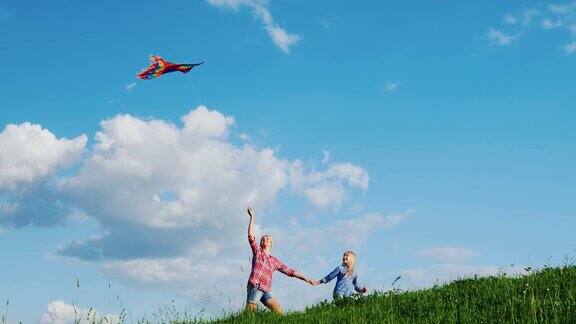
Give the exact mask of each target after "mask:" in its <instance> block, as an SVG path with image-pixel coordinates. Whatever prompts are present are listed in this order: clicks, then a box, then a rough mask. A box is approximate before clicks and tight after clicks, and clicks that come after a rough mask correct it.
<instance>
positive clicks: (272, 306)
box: [266, 298, 282, 315]
mask: <svg viewBox="0 0 576 324" xmlns="http://www.w3.org/2000/svg"><path fill="white" fill-rule="evenodd" d="M266 307H268V309H269V310H271V311H273V312H274V313H276V314H278V315H282V306H280V303H278V300H277V299H276V298H270V299H268V300H267V301H266Z"/></svg>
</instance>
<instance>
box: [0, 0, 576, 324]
mask: <svg viewBox="0 0 576 324" xmlns="http://www.w3.org/2000/svg"><path fill="white" fill-rule="evenodd" d="M151 54H154V55H161V56H163V57H165V58H166V59H167V60H171V61H174V62H199V61H206V63H205V64H204V65H202V66H200V67H198V68H195V69H194V70H193V71H191V72H190V73H189V74H188V75H183V74H179V73H172V74H168V75H164V76H162V77H160V78H158V79H154V80H138V79H137V78H136V77H135V75H136V73H137V72H138V71H139V70H140V69H142V68H145V67H146V65H147V64H148V56H149V55H151ZM575 55H576V4H575V3H571V2H530V1H527V2H522V3H516V2H506V3H502V2H498V1H484V2H481V3H474V4H473V5H472V4H470V3H461V2H457V1H452V2H448V3H443V4H442V5H441V6H440V5H438V4H433V3H428V4H427V3H418V2H405V1H397V2H392V1H386V2H382V1H379V2H376V1H370V2H364V3H354V4H352V3H350V2H344V1H330V2H328V1H316V2H310V1H301V0H296V1H274V0H272V1H260V0H208V1H190V0H189V1H180V0H178V1H174V2H172V3H171V4H170V6H169V7H165V8H163V7H159V6H158V4H157V2H152V1H139V2H130V1H124V2H121V3H119V2H115V1H99V2H97V3H95V2H87V1H62V0H58V1H51V2H49V3H34V4H32V3H30V2H22V1H2V2H0V57H2V59H3V62H5V64H4V66H3V77H2V79H0V97H1V99H2V100H1V101H0V112H1V113H0V127H1V131H2V133H0V260H2V264H3V266H2V269H3V270H2V271H1V274H2V275H1V276H0V305H2V306H0V311H1V312H2V314H5V313H6V312H7V314H8V317H9V320H10V321H18V320H22V321H24V322H26V323H29V322H41V321H46V320H47V321H50V316H49V315H48V313H50V311H51V310H52V311H54V312H57V313H59V315H58V316H60V317H59V318H61V319H62V320H63V321H66V320H70V313H69V312H70V309H71V305H73V304H74V305H76V306H77V307H78V308H79V309H80V310H87V309H89V308H90V307H94V308H96V309H97V310H98V311H99V313H100V314H101V315H103V314H118V313H120V311H121V309H122V308H123V307H125V308H126V309H127V310H128V312H129V317H128V319H132V320H135V319H136V318H138V317H141V316H144V315H146V316H148V317H149V318H150V314H151V313H152V312H155V311H156V310H157V308H158V307H159V306H162V305H170V304H171V303H172V300H174V303H175V304H176V305H177V306H178V307H179V308H180V309H185V308H190V309H191V311H193V312H198V311H199V310H200V309H202V308H203V307H204V308H205V309H208V310H209V312H210V314H218V312H219V311H220V310H221V309H222V308H224V309H228V308H232V309H238V308H239V307H241V305H242V303H243V300H244V298H245V296H244V294H245V292H244V290H243V289H244V288H243V286H244V284H245V281H246V277H247V276H248V273H246V271H247V270H246V269H245V268H246V267H247V266H248V258H249V256H250V255H249V249H248V246H247V244H245V242H244V240H245V238H244V235H245V230H246V228H245V227H246V221H247V219H246V216H245V215H244V211H243V208H244V206H246V205H247V204H252V205H254V208H255V209H256V211H257V222H258V225H259V226H260V227H259V231H260V232H269V233H272V234H273V235H274V237H275V247H274V254H275V255H276V256H278V257H279V258H280V259H282V260H284V261H286V263H288V264H290V265H292V266H294V267H295V268H297V269H299V270H301V271H302V272H304V274H306V275H309V276H311V277H314V278H320V277H321V276H323V275H325V274H326V273H328V272H329V271H330V270H332V269H333V268H334V267H335V266H337V265H338V263H339V260H340V255H341V253H342V252H343V251H345V250H347V249H354V250H355V251H357V253H358V256H359V257H358V268H359V271H360V276H362V277H363V278H364V280H365V281H366V283H367V285H368V287H369V288H371V289H388V288H390V284H391V282H392V280H393V279H394V278H396V276H398V275H402V279H401V280H400V281H399V285H400V286H401V287H402V288H403V289H410V288H414V287H423V286H427V285H430V284H432V283H433V282H434V281H435V280H436V279H437V278H438V279H439V280H450V279H453V278H454V277H457V276H460V275H470V274H476V273H479V274H493V273H495V272H497V271H498V270H499V269H503V270H504V271H508V272H518V271H521V269H522V268H523V267H524V266H533V267H538V266H542V265H544V264H546V263H547V262H549V263H553V264H558V263H561V262H562V259H563V258H564V256H565V255H568V256H569V257H573V256H574V246H575V243H576V241H575V240H574V239H573V238H572V237H573V235H571V234H572V232H573V230H572V229H573V228H575V226H576V220H575V218H574V210H575V207H576V204H575V202H574V199H573V197H574V196H575V194H576V190H575V187H574V183H575V180H576V172H575V171H574V167H573V165H575V164H576V144H575V143H576V131H575V129H576V113H575V112H574V82H573V81H574V72H575V68H576V65H575V61H574V60H575V58H576V56H575ZM512 265H514V266H512ZM76 278H79V280H80V282H81V285H80V287H79V288H78V287H76ZM274 286H275V288H274V293H275V295H276V296H278V297H279V299H280V301H281V303H282V304H283V305H285V306H286V307H287V308H291V309H299V308H301V307H303V306H304V305H306V304H308V303H313V302H316V301H319V300H322V299H324V298H329V296H330V288H331V287H329V286H323V287H307V286H305V285H304V284H302V283H301V282H297V281H294V280H290V279H285V278H282V277H281V276H280V275H279V276H277V277H276V278H275V285H274ZM330 286H331V285H330ZM222 296H223V297H222ZM8 300H9V303H7V302H6V301H8ZM6 304H8V305H6Z"/></svg>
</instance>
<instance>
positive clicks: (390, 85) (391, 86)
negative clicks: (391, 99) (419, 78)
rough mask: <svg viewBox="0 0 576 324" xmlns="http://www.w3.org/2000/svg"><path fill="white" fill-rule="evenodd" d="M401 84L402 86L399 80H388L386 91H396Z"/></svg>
mask: <svg viewBox="0 0 576 324" xmlns="http://www.w3.org/2000/svg"><path fill="white" fill-rule="evenodd" d="M399 86H400V82H399V81H388V82H386V91H388V92H395V91H396V90H398V87H399Z"/></svg>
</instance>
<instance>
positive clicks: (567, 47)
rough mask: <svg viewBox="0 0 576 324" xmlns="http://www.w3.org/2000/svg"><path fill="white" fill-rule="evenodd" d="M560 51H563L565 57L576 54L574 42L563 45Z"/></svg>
mask: <svg viewBox="0 0 576 324" xmlns="http://www.w3.org/2000/svg"><path fill="white" fill-rule="evenodd" d="M562 49H564V53H566V54H567V55H570V54H572V53H574V52H576V42H572V43H568V44H566V45H564V46H563V47H562Z"/></svg>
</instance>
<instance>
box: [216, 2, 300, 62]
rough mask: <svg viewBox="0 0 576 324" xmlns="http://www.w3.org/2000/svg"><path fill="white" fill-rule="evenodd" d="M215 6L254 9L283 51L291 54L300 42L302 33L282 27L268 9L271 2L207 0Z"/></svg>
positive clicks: (254, 12) (255, 14)
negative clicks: (298, 33)
mask: <svg viewBox="0 0 576 324" xmlns="http://www.w3.org/2000/svg"><path fill="white" fill-rule="evenodd" d="M207 1H208V3H210V4H211V5H213V6H216V7H220V8H227V9H232V10H238V8H239V7H242V6H246V7H249V8H251V9H252V12H253V14H254V16H255V17H256V18H258V19H259V20H260V21H261V22H262V23H263V24H264V28H265V29H266V31H267V32H268V35H269V36H270V38H271V39H272V41H273V42H274V44H276V46H278V47H279V48H280V49H282V51H284V52H285V53H287V54H289V53H290V48H291V47H292V46H293V45H295V44H296V43H298V41H299V40H300V38H301V37H300V35H297V34H292V33H289V32H288V31H286V30H285V29H283V28H282V27H280V26H279V25H278V24H277V23H276V22H275V21H274V17H272V14H271V13H270V10H269V9H268V6H269V2H268V1H264V0H207Z"/></svg>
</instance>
